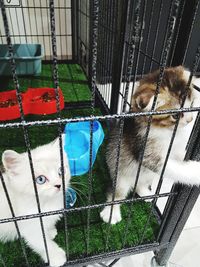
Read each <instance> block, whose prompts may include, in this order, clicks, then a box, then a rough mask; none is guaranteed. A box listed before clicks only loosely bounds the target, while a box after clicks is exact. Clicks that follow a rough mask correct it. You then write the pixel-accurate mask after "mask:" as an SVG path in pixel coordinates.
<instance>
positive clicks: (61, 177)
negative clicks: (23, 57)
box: [0, 0, 200, 267]
mask: <svg viewBox="0 0 200 267" xmlns="http://www.w3.org/2000/svg"><path fill="white" fill-rule="evenodd" d="M183 6H184V1H180V0H179V1H178V0H177V1H161V0H160V1H158V0H152V1H146V0H137V1H131V0H128V1H119V0H118V1H116V0H109V1H108V0H107V1H104V0H94V1H91V0H90V1H87V0H85V1H84V0H78V1H74V2H71V1H61V0H59V1H54V0H49V1H25V0H21V1H17V0H16V1H14V0H13V1H5V0H4V1H3V0H0V7H1V16H0V20H1V24H0V30H1V36H0V40H1V45H2V44H5V45H6V47H7V50H8V54H7V60H8V63H9V71H10V75H9V76H8V77H9V78H8V77H7V78H6V79H5V77H4V76H3V79H2V80H3V81H4V85H3V87H1V86H0V89H1V90H0V91H1V92H0V94H1V93H2V92H3V91H4V90H6V92H9V91H10V89H13V91H14V98H15V102H12V101H10V99H8V98H7V99H6V98H1V97H0V115H3V113H4V114H5V109H4V108H6V107H7V108H12V107H13V106H15V107H16V108H17V111H18V113H19V116H18V118H15V119H16V120H15V121H13V120H12V119H10V120H8V121H6V119H2V117H3V116H2V117H0V118H1V123H0V134H1V140H0V149H1V154H2V155H3V156H2V163H3V165H4V166H2V167H1V168H0V179H1V186H0V190H1V191H0V192H1V197H2V199H3V201H1V205H4V206H5V207H6V209H5V210H6V212H7V211H8V213H6V214H4V213H3V212H2V210H3V209H2V210H1V212H0V237H2V236H5V238H4V240H3V238H1V242H0V266H20V267H22V266H43V265H45V263H47V264H50V265H52V266H61V265H63V264H65V265H66V266H71V265H86V264H88V263H93V262H102V261H103V260H107V259H111V260H112V263H111V264H110V265H109V266H113V265H114V264H115V263H116V262H117V261H118V260H119V258H120V257H122V256H125V255H130V254H134V253H138V252H139V253H141V252H145V251H151V250H152V251H155V250H156V251H158V255H157V260H158V261H159V263H166V261H167V259H168V257H169V255H170V253H171V251H172V249H173V246H174V244H175V243H176V240H177V238H178V235H179V234H180V232H181V229H182V227H183V225H184V223H185V221H186V219H187V217H188V215H189V213H190V211H191V208H192V206H193V205H194V203H195V200H196V198H197V196H198V190H197V188H195V187H193V188H192V187H190V188H188V187H184V186H180V185H176V186H173V187H172V184H170V186H169V188H168V190H164V191H163V187H162V185H163V181H165V179H166V177H167V178H168V176H172V177H171V178H173V179H174V180H175V181H176V182H177V181H178V182H181V183H186V184H187V181H188V184H190V183H191V184H192V185H194V184H199V183H200V182H199V181H198V180H195V179H196V178H197V177H196V176H195V174H196V173H195V171H194V173H193V172H192V171H193V170H194V169H195V168H191V169H192V170H191V172H190V176H191V177H190V180H187V179H188V177H186V176H187V175H186V174H187V172H186V170H187V171H188V169H187V168H186V167H185V164H184V161H183V159H184V156H183V158H182V161H181V163H180V162H179V163H177V164H179V165H180V164H181V166H182V168H179V172H180V173H181V174H180V177H178V178H179V180H178V178H177V177H176V175H174V172H173V169H176V168H177V165H175V167H174V165H172V163H174V161H173V160H174V158H171V155H173V153H174V151H175V152H176V151H179V150H180V142H177V140H178V139H179V138H180V139H181V142H182V143H183V141H184V140H183V138H182V135H181V134H180V130H179V128H181V127H182V123H183V121H184V119H185V120H187V124H189V122H190V120H191V119H192V117H191V113H194V112H196V113H197V112H198V111H199V110H200V107H199V105H200V103H199V97H198V95H199V92H198V90H196V91H195V90H193V89H194V88H193V82H194V79H193V76H194V74H196V72H197V68H198V66H199V61H200V49H199V45H197V51H196V52H195V56H194V57H193V60H192V62H193V63H192V66H191V68H190V71H186V70H185V69H184V68H183V67H181V66H179V67H176V68H168V67H169V66H170V65H171V64H172V62H173V57H174V55H176V51H175V45H176V43H177V42H178V39H177V38H176V33H177V32H180V30H181V25H182V24H181V23H182V18H183V17H182V16H183V10H182V7H183ZM197 9H198V5H195V6H194V12H196V11H197ZM194 19H195V17H193V20H194ZM193 20H192V19H191V25H192V24H193V22H194V21H193ZM71 23H72V25H71ZM72 29H73V31H72ZM192 31H193V27H191V28H190V33H189V35H190V34H191V33H192ZM72 42H73V43H74V45H75V46H74V47H72ZM16 43H18V44H22V43H25V44H29V43H30V44H32V43H40V44H42V45H43V46H44V50H45V59H46V60H48V59H51V60H52V61H51V64H50V65H48V64H43V63H42V74H40V75H39V76H37V75H36V76H35V77H33V75H29V76H28V78H27V77H26V75H25V76H23V75H22V76H21V75H20V73H18V72H17V60H16V58H15V54H14V45H15V44H16ZM72 53H73V54H72ZM71 58H73V59H75V60H76V61H75V62H76V63H79V64H80V66H81V67H80V66H78V65H70V64H69V65H68V64H67V63H68V62H67V61H65V62H64V63H63V62H60V59H62V60H66V59H71ZM46 63H47V62H46ZM181 63H182V62H181ZM28 65H29V63H28ZM44 69H45V72H43V70H44ZM155 70H156V72H153V71H155ZM150 72H153V74H149V73H150ZM63 73H64V74H63ZM66 73H67V74H68V73H70V75H71V76H70V77H71V79H70V78H67V79H66V76H65V74H66ZM85 74H86V76H85ZM41 77H42V78H41ZM27 80H28V81H27ZM69 80H70V81H71V80H72V83H71V84H70V86H68V91H65V89H66V84H67V83H68V82H69ZM87 80H88V81H89V82H87ZM30 81H31V84H32V85H34V86H35V84H37V85H38V87H39V89H40V90H41V88H40V86H41V84H40V83H42V85H45V86H48V85H49V84H51V87H52V88H51V89H52V90H53V92H54V99H53V100H54V108H55V110H54V112H53V113H54V114H49V113H47V111H48V110H49V108H48V109H47V111H45V112H43V113H42V114H40V115H39V114H35V115H33V114H32V112H29V113H28V114H26V112H25V111H26V105H27V103H26V101H25V100H27V99H26V97H27V92H26V89H27V88H29V87H30ZM75 84H76V86H77V88H79V90H76V88H75V87H74V85H75ZM86 84H89V88H90V90H86V87H83V88H80V85H81V86H83V85H86ZM145 86H146V87H145ZM69 87H70V88H69ZM149 88H150V91H148V92H146V93H145V94H144V92H145V91H146V90H149ZM166 88H167V89H166ZM177 88H178V89H177ZM87 89H88V88H87ZM139 90H140V91H139ZM175 90H178V93H177V94H176V92H175ZM60 91H61V92H63V93H64V97H65V100H66V99H67V100H68V101H67V102H69V99H71V98H72V96H74V95H75V96H76V101H74V98H72V100H73V101H74V102H77V104H76V105H75V104H74V106H73V108H71V109H70V108H69V107H68V108H67V104H65V107H66V108H65V109H63V110H62V107H63V106H62V97H61V96H62V95H61V94H60ZM191 91H192V92H193V93H194V95H195V97H196V98H195V102H194V103H193V101H191V100H192V97H193V93H191ZM3 93H5V92H3ZM81 94H82V96H84V97H85V96H87V100H88V103H89V105H88V106H87V108H86V109H84V110H83V109H80V106H81V104H80V102H79V101H80V99H81V100H82V98H81V97H82V96H81ZM163 94H164V96H165V97H163V98H162V96H163ZM166 95H167V96H166ZM177 95H178V97H177ZM0 96H1V95H0ZM70 97H71V98H70ZM170 97H171V98H170ZM166 98H167V100H168V102H167V105H164V104H163V103H164V100H166ZM177 98H178V101H177ZM36 100H38V99H36ZM36 100H35V99H34V100H33V99H32V100H31V101H30V102H31V104H33V102H35V101H36ZM39 100H40V102H42V106H45V105H46V104H47V103H48V102H51V100H52V99H51V98H49V96H48V97H47V96H45V97H43V98H39ZM99 103H100V104H101V107H102V109H101V110H100V109H99V106H97V104H99ZM188 103H189V104H188ZM163 106H164V107H163ZM75 107H76V108H75ZM33 110H34V111H35V109H33ZM102 110H104V113H107V115H104V113H103V114H102V113H101V111H102ZM196 113H195V114H196ZM47 114H49V115H47ZM195 118H196V117H195V116H194V119H193V122H194V121H195ZM85 122H87V123H88V127H87V129H88V132H87V134H86V135H85V132H84V131H85V128H84V129H82V128H81V127H82V123H85ZM97 122H100V123H101V126H102V128H103V129H102V131H103V132H104V134H103V135H105V137H104V141H103V144H102V145H101V148H100V149H99V151H98V153H97V155H96V154H95V153H96V150H95V149H96V145H97V141H98V138H97V136H98V134H99V131H98V130H99V129H100V126H97V125H98V123H97ZM75 123H78V126H77V128H76V132H75V133H73V134H74V136H72V137H73V138H72V141H76V147H75V150H76V151H75V152H77V151H78V152H80V151H79V148H81V147H82V145H83V144H82V136H86V137H87V138H86V137H85V138H86V139H87V142H86V143H85V142H84V145H83V149H84V153H83V154H81V157H83V156H85V154H87V155H88V161H87V163H85V165H86V167H87V172H86V173H85V174H84V175H80V173H79V175H76V173H75V175H74V177H70V171H71V165H70V160H71V158H70V156H71V155H70V153H68V158H69V161H68V160H67V156H66V153H65V149H66V146H67V145H66V144H67V141H66V138H67V137H68V135H70V133H69V132H66V129H67V127H70V126H71V127H73V126H74V125H75ZM185 123H186V122H185ZM190 126H191V128H189V129H188V132H187V136H186V137H187V138H186V139H187V140H185V145H186V144H187V141H188V139H189V137H190V140H189V142H188V144H187V151H188V152H187V154H186V157H185V160H187V161H188V164H191V166H197V165H195V164H198V163H196V162H192V161H190V159H193V160H196V159H197V157H198V155H199V152H198V149H194V148H195V147H196V148H198V147H199V143H198V136H199V115H198V116H197V120H196V123H194V130H193V131H192V126H193V125H192V124H190ZM98 127H99V128H98ZM156 127H157V128H156ZM159 127H160V128H159ZM181 129H182V128H181ZM79 132H80V133H79ZM191 132H192V133H191ZM84 140H85V139H84ZM72 141H71V142H72ZM101 142H102V141H101ZM159 142H160V143H159ZM178 145H179V147H178ZM182 146H183V145H182ZM35 148H36V149H35ZM181 149H182V148H181ZM12 150H15V151H17V152H18V154H17V153H16V152H14V151H12ZM183 150H184V147H183ZM75 152H74V154H75ZM22 153H23V154H22ZM74 154H73V153H72V159H73V160H74V157H75V156H74ZM11 156H12V157H11ZM79 156H80V155H79ZM20 159H21V161H20ZM19 162H20V164H22V165H23V164H24V165H23V166H25V167H23V168H21V167H19ZM170 164H171V165H170ZM72 165H73V166H72V167H74V166H76V164H75V163H73V164H72ZM179 165H178V166H179ZM11 166H12V168H16V169H15V171H14V172H13V170H10V168H11ZM16 166H17V167H16ZM20 166H21V165H20ZM170 166H172V169H170V168H168V167H170ZM74 168H75V167H74ZM18 172H20V175H19V173H18ZM24 172H25V175H24ZM71 174H73V173H72V171H71ZM165 175H166V177H165ZM15 176H17V177H18V178H19V182H15V181H14V180H12V183H11V182H10V180H11V179H10V178H11V177H12V178H14V177H15ZM154 176H155V182H154V183H152V180H153V179H152V178H154ZM21 177H25V178H24V179H26V178H27V177H29V179H28V180H26V183H25V186H24V185H23V183H24V182H23V180H20V179H21ZM182 177H183V178H182ZM181 178H182V180H181ZM184 179H185V180H184ZM144 180H145V184H144ZM149 180H151V183H150V182H149ZM20 181H21V185H20V186H19V183H20ZM123 181H127V182H125V183H124V182H123ZM185 181H186V182H185ZM46 185H47V187H46V189H45V187H44V186H46ZM13 187H14V189H15V190H13ZM171 187H172V190H171ZM141 188H142V189H144V188H145V190H146V191H145V194H144V191H143V190H141ZM69 189H74V190H75V191H76V194H77V201H76V203H75V206H73V205H71V206H70V204H71V202H70V203H69V202H68V198H69ZM139 189H140V190H139ZM18 190H19V191H18ZM29 194H30V196H29V197H28V196H27V195H29ZM70 197H71V198H73V197H72V195H70ZM160 201H164V205H163V210H159V209H158V207H159V202H160ZM25 204H28V206H26V205H25ZM73 204H74V203H73ZM27 207H28V208H27ZM120 210H121V211H120ZM59 218H60V220H59ZM11 224H12V231H11V232H12V233H13V234H12V235H9V234H8V232H9V227H10V225H11ZM55 224H56V228H55ZM113 224H116V225H113ZM29 227H30V228H31V229H29ZM26 229H28V232H27V231H26ZM3 231H5V232H3ZM15 238H17V241H13V239H15ZM37 241H39V242H37ZM169 244H170V246H169ZM163 255H164V256H163ZM102 265H103V266H106V264H102Z"/></svg>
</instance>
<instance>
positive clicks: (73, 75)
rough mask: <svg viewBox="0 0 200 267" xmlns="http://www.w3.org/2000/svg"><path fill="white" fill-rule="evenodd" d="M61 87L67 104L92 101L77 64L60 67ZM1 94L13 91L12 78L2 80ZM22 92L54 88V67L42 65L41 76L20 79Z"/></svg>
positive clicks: (84, 78)
mask: <svg viewBox="0 0 200 267" xmlns="http://www.w3.org/2000/svg"><path fill="white" fill-rule="evenodd" d="M58 76H59V87H60V88H61V89H62V92H63V95H64V98H65V101H66V102H73V101H85V100H90V97H91V94H90V90H89V87H88V85H87V79H86V77H85V74H84V73H83V71H82V69H81V67H80V66H79V65H77V64H59V65H58ZM0 79H1V83H0V92H1V91H7V90H13V89H14V88H15V87H14V84H13V81H12V79H10V78H4V79H3V78H2V77H0ZM19 84H20V91H21V92H25V91H26V90H27V88H29V87H33V88H39V87H53V86H54V83H53V78H52V66H51V65H50V64H43V65H42V73H41V75H40V76H34V77H28V78H27V77H19Z"/></svg>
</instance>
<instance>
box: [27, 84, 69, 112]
mask: <svg viewBox="0 0 200 267" xmlns="http://www.w3.org/2000/svg"><path fill="white" fill-rule="evenodd" d="M58 93H59V100H60V109H61V110H62V109H63V108H64V97H63V94H62V91H61V89H60V88H59V90H58ZM24 99H25V101H24V102H26V104H25V106H26V109H27V110H26V114H40V115H46V114H52V113H56V112H57V107H56V93H55V89H54V88H28V91H27V92H26V96H25V97H24Z"/></svg>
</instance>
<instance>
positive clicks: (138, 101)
mask: <svg viewBox="0 0 200 267" xmlns="http://www.w3.org/2000/svg"><path fill="white" fill-rule="evenodd" d="M189 76H190V72H189V71H187V70H185V69H184V68H183V67H182V66H179V67H174V68H168V69H166V70H165V72H164V76H163V79H162V83H161V86H160V90H159V94H158V98H157V102H156V107H155V110H157V111H159V110H168V109H175V108H180V105H181V102H182V100H183V98H184V95H185V93H186V88H187V82H188V79H189ZM158 78H159V71H155V72H153V73H150V74H148V75H146V77H144V78H143V79H142V80H140V82H139V85H138V87H137V89H136V90H135V92H134V94H133V96H132V103H131V104H132V110H131V111H132V112H141V111H149V110H151V108H152V103H153V99H154V95H155V91H156V85H157V81H158ZM195 100H196V93H195V91H194V89H193V87H192V85H191V86H190V88H189V89H188V90H187V98H186V101H185V104H184V107H191V106H192V105H193V102H194V101H195ZM176 117H177V115H175V114H171V115H170V114H163V115H154V116H153V117H152V123H151V128H150V132H149V136H148V140H147V144H146V148H145V153H144V159H143V163H142V168H141V172H140V178H139V181H138V185H137V188H136V191H137V193H138V194H139V195H140V196H146V195H152V193H153V192H152V191H151V190H150V188H151V185H152V182H153V179H159V175H160V172H161V170H162V167H163V163H164V160H165V157H166V154H167V150H168V147H169V142H170V139H171V136H172V132H173V129H174V125H175V123H176V119H177V118H176ZM147 122H148V117H147V116H139V117H134V118H132V119H125V123H124V132H123V137H122V143H121V150H120V159H119V169H118V176H117V185H116V194H115V200H121V199H125V198H126V196H127V194H128V193H129V192H130V191H131V190H132V189H133V187H134V184H135V179H136V173H137V169H138V164H139V158H140V153H141V152H142V147H141V146H142V140H143V139H144V136H145V133H146V127H147ZM193 122H194V120H193V114H192V113H191V112H188V113H182V114H181V116H180V121H179V126H178V130H177V134H176V137H175V140H174V144H173V148H172V151H171V154H170V158H169V160H168V163H167V167H166V170H165V177H164V178H169V179H172V180H173V181H174V182H175V183H176V182H179V183H184V184H189V185H195V184H197V185H199V184H200V175H199V171H200V163H198V162H194V161H187V162H186V161H184V156H185V148H186V144H187V141H188V139H189V136H190V133H191V129H192V126H193ZM118 136H119V125H115V127H114V129H113V130H112V131H111V134H110V141H109V144H108V147H107V164H108V167H109V170H110V175H111V178H112V179H113V178H114V173H115V166H116V157H117V144H118V142H119V138H118ZM107 200H108V201H111V200H112V194H111V193H109V192H108V199H107ZM110 209H111V207H110V206H107V207H105V208H104V209H103V211H102V212H101V217H102V219H103V220H104V221H105V222H108V221H109V218H110ZM120 220H121V212H120V205H114V206H113V213H112V219H111V223H112V224H115V223H117V222H119V221H120Z"/></svg>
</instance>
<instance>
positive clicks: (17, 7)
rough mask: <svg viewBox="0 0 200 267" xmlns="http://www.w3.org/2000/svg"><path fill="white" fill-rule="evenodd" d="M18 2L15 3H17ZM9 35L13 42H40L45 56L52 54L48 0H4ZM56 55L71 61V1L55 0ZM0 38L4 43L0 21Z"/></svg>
mask: <svg viewBox="0 0 200 267" xmlns="http://www.w3.org/2000/svg"><path fill="white" fill-rule="evenodd" d="M17 2H18V3H17ZM12 3H14V5H13V4H12ZM5 5H6V9H7V18H8V24H9V29H10V37H11V41H12V43H13V44H21V43H23V44H24V43H40V44H42V45H43V47H44V51H45V54H44V59H45V60H50V59H51V55H52V47H51V29H50V24H49V21H50V11H49V8H48V7H49V1H48V0H36V1H35V0H19V1H13V0H11V1H10V3H9V2H7V0H6V1H5ZM54 10H55V17H56V29H55V31H56V39H57V54H58V59H59V60H72V25H71V13H72V6H71V3H70V1H68V0H67V1H63V0H58V1H56V3H55V7H54ZM0 40H1V43H2V44H3V43H6V33H5V31H4V28H3V22H2V21H1V20H0Z"/></svg>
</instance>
